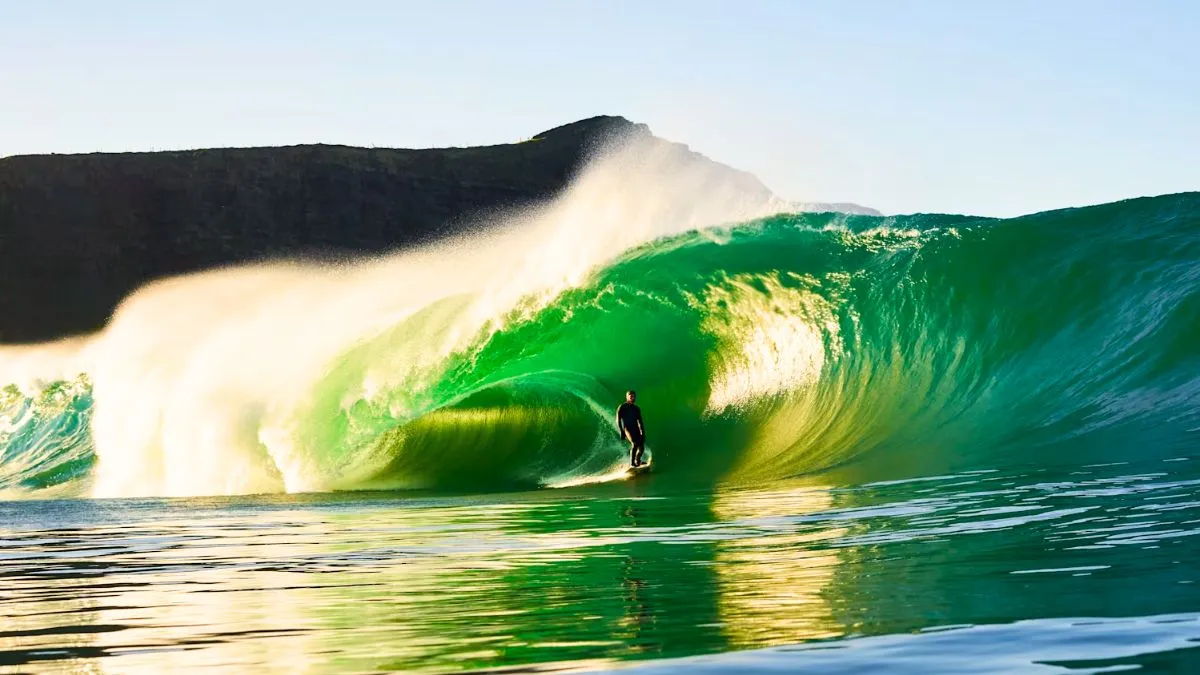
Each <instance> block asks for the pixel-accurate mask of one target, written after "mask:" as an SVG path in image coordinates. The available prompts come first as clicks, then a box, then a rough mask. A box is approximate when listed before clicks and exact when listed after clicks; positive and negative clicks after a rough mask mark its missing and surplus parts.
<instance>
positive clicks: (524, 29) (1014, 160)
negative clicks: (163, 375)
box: [0, 0, 1200, 216]
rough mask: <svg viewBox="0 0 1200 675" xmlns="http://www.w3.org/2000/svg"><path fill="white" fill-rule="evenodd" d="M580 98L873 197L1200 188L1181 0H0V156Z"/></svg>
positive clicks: (737, 161) (1193, 31)
mask: <svg viewBox="0 0 1200 675" xmlns="http://www.w3.org/2000/svg"><path fill="white" fill-rule="evenodd" d="M598 114H612V115H623V116H625V117H627V118H629V119H631V120H634V121H637V122H644V123H646V124H648V125H649V126H650V128H651V130H652V131H653V132H654V133H656V134H657V135H659V136H662V137H664V138H668V139H670V140H674V141H679V142H683V143H687V144H688V145H689V146H691V147H692V149H694V150H696V151H698V152H702V153H704V154H705V155H708V156H709V157H711V158H713V159H716V160H718V161H721V162H724V163H727V164H730V165H733V166H735V167H737V168H740V169H745V170H747V171H750V172H752V173H754V174H756V175H757V176H758V177H759V178H761V179H762V180H763V182H764V183H766V184H767V186H768V187H770V188H771V189H772V190H773V191H774V192H776V193H777V194H779V195H781V196H783V197H786V198H790V199H796V200H806V201H852V202H856V203H860V204H864V205H867V206H872V207H875V208H878V209H880V210H882V211H884V212H886V213H913V212H945V213H970V214H979V215H994V216H1011V215H1018V214H1023V213H1031V212H1035V211H1041V210H1046V209H1051V208H1060V207H1067V206H1078V205H1084V204H1092V203H1101V202H1109V201H1114V200H1118V199H1124V198H1128V197H1136V196H1142V195H1154V194H1165V193H1171V192H1181V191H1188V190H1200V2H1193V1H1191V0H1180V1H1169V0H1120V1H1109V0H1088V1H1077V0H1055V1H1053V2H1027V1H1024V0H1005V1H1002V2H989V1H985V0H977V1H970V2H959V1H953V2H950V1H947V2H942V1H938V0H925V1H916V0H891V1H880V2H870V1H865V0H861V1H855V0H845V1H833V0H830V1H827V2H826V1H817V0H813V1H803V0H794V1H792V0H781V1H777V2H776V1H769V0H739V1H733V0H729V1H707V0H687V1H673V0H644V1H643V0H636V1H635V0H604V1H597V2H592V1H589V0H575V1H534V0H525V1H523V0H511V1H505V2H501V1H498V0H497V1H494V2H486V1H482V0H478V1H467V0H461V1H456V0H442V1H439V2H429V1H425V2H405V1H400V0H392V1H387V0H339V1H338V2H310V1H308V0H292V1H290V2H271V1H262V2H258V1H255V0H240V1H238V2H230V1H227V0H212V1H209V2H204V3H167V2H160V1H157V0H156V1H134V0H107V1H106V2H91V1H87V2H83V1H71V0H46V1H45V2H28V1H26V0H0V157H2V156H8V155H16V154H31V153H75V152H95V151H108V152H117V151H144V150H166V149H178V148H197V147H221V146H256V145H292V144H299V143H341V144H349V145H362V146H377V147H438V146H447V145H455V146H465V145H479V144H493V143H506V142H513V141H518V140H522V139H524V138H528V137H530V136H533V135H535V134H536V133H537V132H539V131H543V130H545V129H548V128H552V127H554V126H558V125H560V124H563V123H567V122H570V121H574V120H577V119H582V118H585V117H591V116H593V115H598Z"/></svg>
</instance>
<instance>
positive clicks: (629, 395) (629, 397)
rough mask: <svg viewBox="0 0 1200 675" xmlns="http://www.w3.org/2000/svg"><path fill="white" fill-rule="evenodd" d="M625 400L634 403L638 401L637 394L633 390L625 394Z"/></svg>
mask: <svg viewBox="0 0 1200 675" xmlns="http://www.w3.org/2000/svg"><path fill="white" fill-rule="evenodd" d="M625 400H626V401H629V402H630V403H633V402H634V401H636V400H637V392H636V391H634V390H632V389H630V390H629V391H627V392H625Z"/></svg>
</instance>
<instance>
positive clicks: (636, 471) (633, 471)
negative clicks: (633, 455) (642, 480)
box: [629, 462, 650, 476]
mask: <svg viewBox="0 0 1200 675" xmlns="http://www.w3.org/2000/svg"><path fill="white" fill-rule="evenodd" d="M644 473H650V462H646V463H645V464H643V465H641V466H639V467H637V468H634V467H632V466H631V467H629V475H631V476H640V475H642V474H644Z"/></svg>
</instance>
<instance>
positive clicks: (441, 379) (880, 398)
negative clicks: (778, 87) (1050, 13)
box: [5, 194, 1200, 494]
mask: <svg viewBox="0 0 1200 675" xmlns="http://www.w3.org/2000/svg"><path fill="white" fill-rule="evenodd" d="M1198 219H1200V197H1198V196H1197V195H1191V194H1188V195H1176V196H1168V197H1159V198H1155V199H1145V200H1136V201H1131V202H1123V203H1118V204H1110V205H1106V206H1100V207H1093V208H1089V209H1077V210H1070V211H1060V212H1051V213H1044V214H1038V215H1035V216H1030V217H1026V218H1020V219H1015V220H1005V221H999V220H985V219H970V218H962V217H952V216H913V217H905V218H891V219H879V218H865V217H846V216H835V215H830V214H826V215H811V214H810V215H786V216H773V217H770V218H766V219H763V220H757V221H751V222H747V223H745V224H742V225H738V226H735V227H726V228H709V229H703V230H698V231H693V232H690V233H685V234H681V235H675V236H670V237H666V238H660V239H656V240H654V241H652V242H650V243H646V244H641V245H638V246H635V247H633V248H628V249H627V250H625V252H624V253H623V254H621V257H619V258H617V259H616V260H610V261H609V262H607V263H604V264H602V265H599V266H594V267H591V268H588V271H586V273H585V272H584V271H578V272H577V278H574V279H572V280H571V281H570V283H568V284H565V285H561V286H558V287H556V289H555V290H554V292H550V293H547V292H542V291H544V290H545V289H544V288H543V289H542V291H539V292H531V293H527V294H526V295H524V296H515V298H516V299H513V298H508V299H506V300H505V301H504V302H502V303H499V304H495V301H496V297H497V296H496V294H495V293H493V292H492V291H489V290H486V289H479V288H469V287H470V284H466V285H465V286H464V285H462V284H458V283H456V281H455V279H456V278H455V277H447V281H446V285H447V286H448V287H453V288H455V289H456V290H458V291H461V292H459V293H455V294H451V295H449V296H445V297H442V298H441V299H439V300H437V301H435V302H432V303H429V304H426V305H424V306H421V307H420V308H419V309H417V310H410V311H407V312H400V311H398V310H397V311H396V312H395V314H394V315H392V316H390V317H389V318H388V319H387V321H383V319H381V318H380V315H379V314H375V315H373V316H372V319H371V321H372V322H373V323H372V325H373V328H372V330H370V331H366V332H364V331H363V330H361V326H360V327H359V330H355V331H349V332H347V333H345V334H342V333H339V332H338V331H334V332H333V333H332V334H331V335H330V336H325V337H323V338H322V341H323V342H325V343H327V344H323V346H322V350H323V352H321V353H324V354H326V356H327V358H324V359H323V360H322V359H317V360H316V361H314V362H313V363H308V362H305V361H300V362H298V363H297V365H296V368H298V369H300V370H307V371H309V374H310V375H312V377H311V378H309V379H304V378H300V382H302V386H301V385H300V383H297V385H296V387H289V388H287V390H286V391H282V392H278V393H277V396H275V397H274V398H272V397H267V398H262V397H261V396H260V393H259V388H260V387H263V386H264V385H263V384H262V378H264V377H267V378H278V379H279V381H280V382H282V383H285V384H287V383H289V382H292V380H293V379H294V378H292V377H291V375H289V374H288V371H287V367H285V366H281V365H279V364H276V365H274V366H272V367H271V368H268V369H267V370H266V371H265V372H264V371H261V370H256V369H255V368H254V367H251V366H250V365H248V364H247V363H246V360H247V358H248V357H246V356H245V355H241V354H240V353H235V351H234V350H237V349H240V348H241V345H239V343H238V342H237V341H236V340H235V339H234V338H236V337H239V336H241V335H242V333H240V332H239V331H241V330H242V329H243V328H244V326H245V324H246V322H267V323H268V324H269V323H270V315H269V314H268V317H267V318H263V317H262V316H260V315H258V314H247V315H237V316H235V317H234V318H232V319H230V320H229V325H227V326H226V327H225V328H226V330H229V331H230V334H229V336H223V338H222V340H221V341H219V342H218V343H216V344H217V346H213V344H211V343H208V342H202V343H200V344H199V345H198V346H196V348H197V349H200V352H199V356H198V357H197V358H198V359H199V360H198V361H196V362H191V361H188V362H186V363H184V362H178V363H176V362H172V368H178V369H179V370H178V371H172V370H171V369H170V368H169V369H168V370H167V371H166V373H165V374H164V373H163V372H160V371H157V370H154V369H153V368H152V367H151V366H152V364H153V361H151V362H150V363H149V364H147V363H145V362H144V359H145V355H144V354H138V355H137V356H138V360H137V363H138V364H140V365H138V366H137V367H136V369H137V372H143V371H146V372H147V373H149V374H147V375H146V377H147V378H149V379H143V380H136V379H135V380H130V381H127V380H124V379H121V378H119V377H118V378H116V379H112V378H108V377H106V376H105V374H104V372H101V373H100V375H99V376H98V379H97V385H96V389H95V391H94V392H86V396H85V397H84V398H78V399H77V403H78V405H76V406H74V407H70V406H69V407H70V411H68V412H64V413H63V414H64V415H67V417H64V418H63V419H62V420H61V421H55V420H56V419H57V418H56V417H55V414H57V413H53V411H51V410H50V409H49V408H47V409H46V410H45V411H43V412H40V413H39V415H38V416H37V417H38V419H39V420H41V421H40V422H38V423H36V424H33V423H26V424H27V426H28V428H29V429H31V430H32V429H35V428H36V429H39V430H41V431H37V432H36V433H34V432H30V434H32V435H36V436H38V437H39V439H40V440H38V441H37V442H36V443H34V445H37V447H38V448H41V450H38V451H37V453H41V454H37V457H36V461H34V459H33V458H34V454H32V453H31V452H30V451H28V450H27V449H26V448H29V447H32V446H31V445H30V444H29V443H28V442H24V443H25V444H24V445H21V446H19V447H18V446H17V445H14V444H12V443H9V445H10V446H11V447H10V449H9V450H8V451H7V454H6V460H5V461H6V463H7V462H11V461H13V458H14V457H23V456H26V455H28V457H29V458H30V462H31V464H30V465H31V466H32V465H33V464H36V465H38V467H39V469H38V470H39V471H41V472H42V473H41V474H39V476H47V475H48V476H51V477H54V476H61V477H62V479H63V480H66V481H70V480H75V479H76V478H78V476H79V474H80V471H79V468H80V467H84V466H86V464H87V462H90V459H88V460H86V461H85V460H83V459H81V458H80V456H79V455H78V453H81V452H83V448H85V446H87V445H88V444H89V443H90V442H91V441H90V440H85V438H84V436H85V434H83V432H82V431H80V429H81V428H82V427H81V426H80V424H78V423H74V422H72V423H68V422H69V420H70V419H74V420H77V421H78V420H83V421H86V419H85V418H86V416H87V415H89V414H90V412H89V411H90V408H89V407H88V406H90V397H91V396H92V395H94V396H95V397H96V398H97V400H99V401H101V402H102V403H103V401H104V400H105V397H106V396H107V395H108V394H111V393H112V392H114V391H116V392H118V394H119V395H118V396H117V397H116V400H117V401H118V406H123V407H124V410H122V411H121V412H122V414H123V416H116V414H115V413H114V416H113V417H108V416H103V415H102V416H101V417H97V419H96V420H94V421H93V430H94V431H95V432H96V441H97V443H98V445H99V446H100V447H101V457H102V459H104V460H105V461H101V462H100V463H99V465H98V475H97V482H98V484H99V486H100V487H99V491H100V493H102V494H130V493H134V494H137V493H145V492H149V493H154V492H160V491H166V492H183V493H189V492H196V491H208V492H244V491H248V490H261V491H278V490H291V491H300V490H326V489H356V488H371V487H388V488H394V487H399V488H432V489H438V488H443V489H455V490H472V491H475V490H489V489H498V488H506V487H532V486H538V485H558V484H575V483H580V482H590V481H593V480H599V479H603V478H605V477H609V476H615V475H618V474H617V468H618V467H619V465H620V463H621V461H622V456H623V453H624V448H623V447H622V445H621V444H620V443H619V441H618V440H617V439H616V437H615V434H613V433H612V430H611V421H610V419H609V417H610V415H611V409H612V408H613V407H614V406H615V404H616V403H617V402H618V400H619V398H620V392H621V391H622V390H623V389H624V388H626V387H634V388H637V389H638V390H639V391H640V392H641V402H642V403H643V404H644V405H643V407H644V409H645V411H646V415H647V418H648V420H649V429H650V444H651V448H652V450H653V453H654V456H655V464H656V480H666V481H683V482H688V481H693V482H704V483H706V482H712V481H721V480H724V481H729V482H738V483H744V482H757V481H763V480H777V479H781V478H786V477H791V476H796V475H799V474H807V473H813V472H818V471H823V470H827V469H829V468H831V467H839V470H841V471H844V472H845V473H844V474H840V475H844V476H849V477H851V478H850V479H851V480H854V481H870V480H877V479H886V478H889V477H894V476H900V475H913V474H916V475H920V474H926V475H928V474H933V473H940V472H944V471H950V470H955V469H959V468H968V467H978V466H992V465H995V464H997V463H1005V462H1026V461H1037V462H1044V463H1055V462H1063V463H1067V464H1072V463H1079V462H1081V461H1082V462H1090V461H1113V460H1116V461H1121V460H1124V459H1128V458H1129V457H1130V453H1131V452H1133V450H1131V449H1133V448H1136V453H1137V454H1138V456H1141V455H1144V454H1145V453H1147V452H1149V453H1162V454H1170V453H1171V452H1173V450H1174V449H1175V448H1178V447H1180V446H1181V445H1183V444H1187V443H1189V442H1190V440H1189V439H1191V438H1192V436H1193V435H1194V433H1195V431H1194V430H1195V429H1196V428H1200V405H1197V404H1198V403H1200V377H1198V376H1197V374H1196V373H1197V372H1200V369H1198V368H1197V366H1198V365H1200V291H1198V290H1197V288H1198V287H1197V284H1196V279H1198V278H1200V262H1197V261H1200V235H1197V232H1200V227H1198ZM634 241H636V240H634ZM625 243H629V242H625ZM564 250H565V249H564ZM482 259H486V256H484V258H482ZM438 269H439V270H440V272H439V273H440V274H443V275H445V274H447V272H446V271H445V270H444V269H441V268H438ZM469 272H470V271H469V270H464V271H463V273H464V274H468V273H469ZM365 278H366V279H368V280H369V281H370V284H375V283H394V282H393V281H390V280H383V281H381V280H380V278H378V277H369V276H368V277H365ZM355 283H359V282H355ZM362 283H366V281H362ZM370 284H367V286H366V288H374V286H371V285H370ZM351 285H352V286H353V284H351ZM460 286H462V287H461V288H460ZM355 288H358V287H357V286H355ZM539 288H541V287H539ZM360 291H361V289H360V290H359V291H355V292H356V293H357V292H360ZM303 297H304V296H303V295H296V296H292V300H293V301H295V302H302V301H303ZM484 299H486V302H485V300H484ZM481 302H485V304H487V305H488V307H490V308H491V309H493V310H494V309H496V308H502V311H500V312H499V313H498V314H497V313H495V312H492V313H491V314H489V315H488V316H490V317H491V318H489V319H487V320H483V319H481V318H480V317H481V316H484V315H483V314H481V313H480V312H481V309H480V307H481V305H480V303H481ZM116 326H117V327H118V328H122V327H124V326H125V324H123V323H121V322H119V321H118V323H117V324H116ZM126 330H128V328H126ZM272 334H274V333H273V332H272ZM158 348H163V349H165V347H163V346H162V345H158ZM279 348H280V349H281V350H283V351H284V352H287V351H288V350H289V349H291V348H292V347H291V346H289V345H287V344H281V345H280V347H279ZM210 351H212V352H213V353H212V354H209V352H210ZM187 353H190V352H187ZM293 356H295V357H299V356H301V355H300V354H293ZM225 358H231V359H233V360H234V361H235V363H236V364H238V365H239V366H245V367H246V368H248V369H249V370H237V369H230V368H227V367H222V368H217V369H214V368H213V366H212V363H213V362H214V361H213V359H216V361H217V362H220V363H223V359H225ZM272 381H273V380H272ZM114 382H115V384H114ZM138 382H143V383H149V384H147V387H148V388H147V389H146V391H145V392H144V393H138V392H137V391H135V389H134V388H133V384H136V383H138ZM72 387H76V385H70V386H68V389H71V390H72V391H75V390H76V389H72ZM164 387H165V390H164V389H163V388H164ZM80 391H86V387H85V388H84V389H83V390H80ZM161 391H165V392H166V394H167V396H166V399H167V402H166V403H160V402H159V401H158V400H157V399H156V398H154V397H155V396H157V395H158V394H159V393H161ZM106 392H107V394H106ZM80 396H84V394H80ZM18 398H19V397H18ZM14 400H16V399H13V398H12V396H10V398H9V399H8V403H6V405H7V406H8V408H9V409H10V410H17V411H18V416H19V415H20V414H24V413H20V412H19V411H20V409H21V406H23V405H25V406H26V407H27V408H29V409H36V408H37V406H39V405H41V403H32V404H25V403H20V402H18V403H15V404H14V403H13V401H14ZM22 400H25V401H33V400H35V399H34V398H26V399H22ZM39 400H40V399H39ZM47 405H49V404H47ZM29 406H32V408H30V407H29ZM164 406H165V407H164ZM39 410H40V409H39ZM64 410H67V409H64ZM99 410H100V411H101V412H103V411H106V410H111V408H105V407H103V405H101V406H100V408H99ZM72 415H73V416H74V417H70V416H72ZM10 417H11V415H10ZM29 419H32V418H29ZM13 424H16V425H17V426H21V424H22V423H20V422H16V423H11V424H10V427H12V425H13ZM23 428H24V427H23ZM57 429H63V430H65V431H64V433H65V435H64V436H63V437H62V442H61V444H60V445H61V448H62V449H63V452H64V453H68V454H64V455H63V457H64V458H65V457H68V456H69V457H71V460H72V461H73V462H76V463H75V464H71V465H70V466H72V467H74V469H72V470H68V471H63V472H59V473H55V472H53V471H51V472H50V473H46V468H47V462H49V463H50V464H53V463H54V461H53V460H50V459H48V458H47V457H46V453H47V452H50V453H51V454H53V452H56V451H57V450H55V447H56V446H55V443H56V441H55V440H54V434H55V433H57V431H55V430H57ZM21 433H24V432H21ZM13 448H15V449H13ZM106 448H117V450H113V451H111V452H110V451H108V450H107V449H106ZM69 453H76V454H69ZM65 465H66V464H65V463H64V466H65ZM13 466H18V467H19V465H13ZM6 475H9V476H15V477H13V478H9V479H8V480H9V481H10V484H21V485H25V484H28V483H29V482H30V480H29V475H28V471H27V470H26V469H25V468H23V467H19V468H17V469H12V468H9V469H6ZM34 482H35V483H38V484H49V483H53V482H54V480H44V479H39V481H34Z"/></svg>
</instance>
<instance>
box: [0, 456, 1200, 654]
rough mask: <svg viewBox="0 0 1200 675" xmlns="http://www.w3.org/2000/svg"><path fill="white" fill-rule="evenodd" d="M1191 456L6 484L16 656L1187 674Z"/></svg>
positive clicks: (9, 632) (8, 646) (1196, 636)
mask: <svg viewBox="0 0 1200 675" xmlns="http://www.w3.org/2000/svg"><path fill="white" fill-rule="evenodd" d="M1198 485H1200V461H1198V460H1196V459H1191V458H1189V459H1186V460H1185V459H1183V458H1178V461H1146V462H1132V463H1120V464H1106V465H1102V466H1096V465H1080V466H1078V467H1075V468H1073V469H1071V470H1061V471H1050V470H1046V469H1044V468H1040V467H1038V466H1036V465H1032V466H1025V467H1017V468H1012V469H1008V470H1004V471H986V470H981V471H975V472H963V473H958V474H949V475H942V476H934V477H929V478H926V479H920V480H912V481H904V482H895V483H876V484H867V485H858V486H842V487H834V486H829V485H824V484H823V481H822V480H820V479H803V480H793V481H780V482H777V483H774V484H771V485H767V486H762V487H736V488H727V489H725V488H722V489H716V490H685V491H679V490H675V489H671V488H664V487H662V486H661V484H660V480H659V477H658V476H654V477H647V478H644V479H638V480H635V481H623V482H620V483H616V484H606V485H600V486H586V487H580V488H570V489H565V490H542V491H534V492H514V493H506V494H488V495H432V494H403V495H401V494H396V493H361V494H332V495H276V496H257V497H220V498H182V499H117V500H59V501H46V502H39V501H11V502H4V503H0V532H3V544H2V545H0V577H2V579H3V588H4V592H3V601H2V602H0V615H2V616H3V618H4V622H3V628H0V664H3V665H2V666H0V667H3V668H4V669H5V671H6V672H48V673H50V672H70V673H74V672H88V673H92V672H114V673H136V672H154V673H158V672H184V671H199V672H280V673H297V672H313V673H323V672H335V673H336V672H346V673H361V672H388V671H410V672H470V671H495V670H502V669H511V671H512V672H560V671H574V670H611V669H617V668H625V667H634V668H638V667H640V668H643V669H644V670H646V671H648V672H660V671H661V672H666V671H675V670H676V669H680V670H682V671H683V672H721V673H725V672H752V671H762V672H774V671H779V672H797V671H802V672H835V673H842V672H896V673H931V672H945V673H965V672H972V673H976V672H977V673H1000V672H1047V673H1050V672H1076V671H1078V672H1112V671H1116V670H1122V669H1128V668H1133V667H1143V668H1146V669H1148V670H1150V671H1151V672H1181V673H1185V672H1196V668H1197V667H1198V666H1200V649H1197V647H1200V611H1198V610H1197V608H1198V607H1200V578H1198V577H1200V569H1198V567H1197V564H1196V560H1197V555H1198V554H1200V540H1197V538H1196V537H1195V536H1193V535H1195V534H1197V533H1198V532H1200V500H1197V499H1196V490H1197V486H1198Z"/></svg>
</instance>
